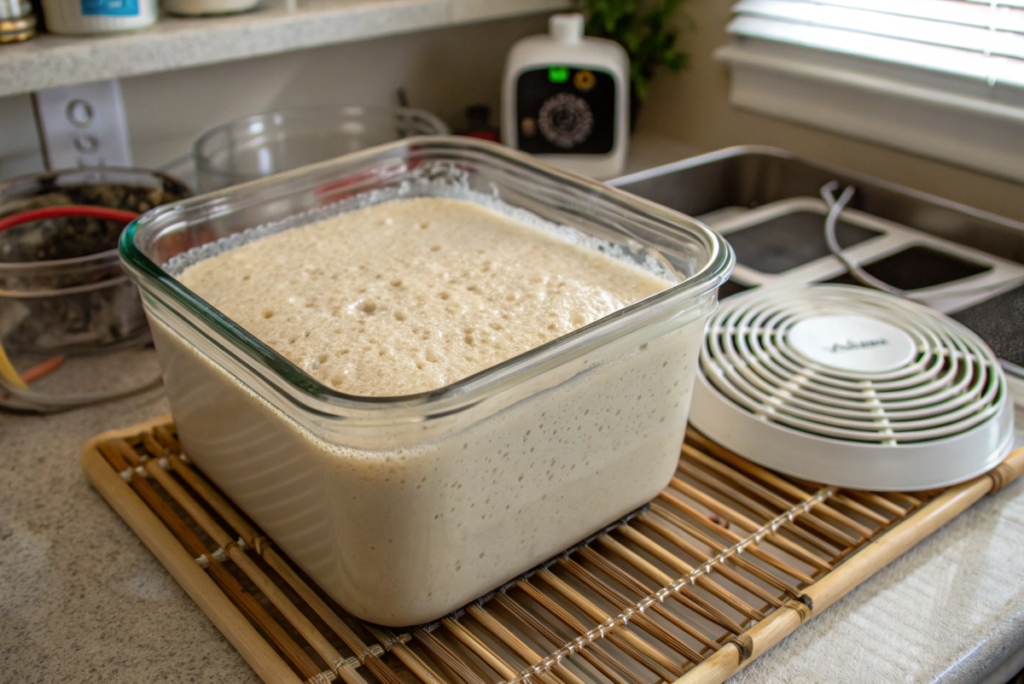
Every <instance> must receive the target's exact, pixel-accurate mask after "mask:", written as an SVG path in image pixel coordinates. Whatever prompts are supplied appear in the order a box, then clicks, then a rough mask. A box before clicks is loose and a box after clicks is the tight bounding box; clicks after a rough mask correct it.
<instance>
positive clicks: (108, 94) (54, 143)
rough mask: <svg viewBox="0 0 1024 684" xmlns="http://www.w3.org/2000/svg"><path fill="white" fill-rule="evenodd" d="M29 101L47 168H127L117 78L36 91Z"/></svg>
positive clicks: (125, 130)
mask: <svg viewBox="0 0 1024 684" xmlns="http://www.w3.org/2000/svg"><path fill="white" fill-rule="evenodd" d="M34 99H35V107H36V117H37V120H38V122H39V133H40V138H41V139H42V142H43V154H44V156H45V157H46V166H47V168H49V169H53V170H56V169H70V168H80V167H84V166H131V165H132V151H131V147H130V144H129V142H128V122H127V120H126V119H125V115H124V103H123V102H122V101H121V85H120V83H118V82H117V81H116V80H111V81H97V82H95V83H83V84H81V85H74V86H65V87H63V88H50V89H48V90H40V91H38V92H36V93H35V95H34Z"/></svg>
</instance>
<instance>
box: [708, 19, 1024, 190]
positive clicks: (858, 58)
mask: <svg viewBox="0 0 1024 684" xmlns="http://www.w3.org/2000/svg"><path fill="white" fill-rule="evenodd" d="M744 19H745V18H744V17H742V16H740V17H738V18H736V19H735V20H734V21H733V23H732V24H730V29H731V30H732V31H733V32H734V33H736V32H739V31H738V30H737V29H743V28H744V27H743V26H742V25H739V26H737V24H739V23H740V22H742V21H744ZM746 33H747V35H738V36H736V37H735V38H734V40H733V41H732V42H731V43H729V44H727V45H724V46H722V47H720V48H719V49H718V50H716V51H715V57H716V59H718V60H720V61H722V62H725V63H727V64H728V65H729V67H730V70H731V73H732V81H731V85H730V102H731V103H732V105H733V106H736V107H738V108H741V109H745V110H750V111H753V112H757V113H760V114H766V115H769V116H773V117H777V118H780V119H785V120H788V121H794V122H797V123H801V124H806V125H809V126H813V127H816V128H821V129H825V130H828V131H832V132H836V133H841V134H845V135H849V136H852V137H855V138H860V139H863V140H867V141H870V142H873V143H878V144H882V145H886V146H889V147H893V148H896V149H900V150H904V151H907V152H911V153H915V154H919V155H922V156H926V157H931V158H935V159H939V160H941V161H945V162H949V163H952V164H956V165H959V166H964V167H967V168H970V169H974V170H977V171H981V172H984V173H988V174H993V175H998V176H1001V177H1004V178H1008V179H1011V180H1014V181H1020V182H1024V88H1022V87H1019V86H1018V85H1017V84H1015V83H995V84H992V83H989V82H986V81H985V79H979V78H977V77H976V76H974V77H972V76H971V75H968V74H966V73H965V74H962V75H957V74H952V73H943V72H939V71H932V70H928V69H924V68H920V67H918V66H915V65H913V64H908V63H902V64H900V63H896V62H890V61H883V60H879V59H871V58H869V57H866V56H863V55H857V54H851V53H849V52H846V53H844V52H838V51H832V50H824V49H820V48H818V47H814V46H810V45H801V44H797V43H794V42H785V41H784V40H783V39H781V38H776V39H768V38H758V37H752V36H751V35H749V34H750V33H751V32H750V31H746ZM882 40H885V39H882ZM979 56H980V55H979ZM965 67H966V65H965ZM965 70H966V69H965Z"/></svg>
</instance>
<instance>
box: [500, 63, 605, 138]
mask: <svg viewBox="0 0 1024 684" xmlns="http://www.w3.org/2000/svg"><path fill="white" fill-rule="evenodd" d="M615 85H616V84H615V78H614V77H613V76H612V75H611V74H609V73H605V72H603V71H595V70H593V69H580V68H576V67H567V66H561V67H558V66H552V67H550V68H543V69H532V70H530V71H524V72H523V73H521V74H519V78H518V80H517V83H516V126H517V128H518V129H519V130H518V136H517V137H518V141H519V149H521V150H524V151H526V152H531V153H533V154H551V153H562V154H565V153H571V154H608V153H609V152H611V151H612V147H613V146H614V144H615V126H616V121H615V116H616V102H615V100H616V87H615Z"/></svg>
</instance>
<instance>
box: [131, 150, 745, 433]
mask: <svg viewBox="0 0 1024 684" xmlns="http://www.w3.org/2000/svg"><path fill="white" fill-rule="evenodd" d="M405 147H408V148H410V149H412V150H422V149H430V148H433V149H444V150H448V151H451V152H458V151H459V150H464V149H466V148H470V149H472V150H474V151H477V152H480V153H483V154H484V155H485V156H490V157H494V158H496V159H499V160H501V161H503V162H506V163H511V164H512V165H514V166H517V167H518V168H519V169H520V170H523V171H526V172H527V173H532V174H535V175H539V176H540V177H541V178H543V177H545V176H547V177H550V178H553V179H558V181H559V182H561V183H565V184H567V185H569V186H571V187H574V188H575V189H577V190H585V191H596V192H599V193H601V194H602V195H604V198H605V199H611V200H614V201H615V202H616V203H617V204H619V205H620V206H622V207H625V208H628V209H631V210H633V211H637V212H639V213H641V214H645V215H647V216H648V217H649V218H654V219H656V220H657V221H658V222H659V223H661V224H664V226H665V227H668V228H670V229H674V230H678V228H679V226H681V225H682V226H685V227H686V228H687V229H689V230H691V231H692V232H693V233H694V236H695V237H698V238H700V240H701V242H703V244H704V247H705V248H706V249H707V251H708V253H709V256H708V258H707V259H706V261H705V263H704V265H703V266H702V267H701V268H700V269H699V270H698V271H697V272H696V273H694V274H693V275H691V276H689V277H688V278H686V279H684V280H683V281H682V282H680V283H678V284H676V285H673V286H671V287H669V288H666V289H665V290H663V291H662V292H659V293H657V294H655V295H652V296H650V297H648V298H646V299H643V300H641V301H639V302H636V303H634V304H631V305H630V306H627V307H625V308H623V309H620V310H619V311H617V312H615V313H613V314H611V315H609V316H605V317H604V318H601V319H599V320H597V321H595V322H593V323H591V324H589V325H586V326H584V327H582V328H579V329H577V330H575V331H573V332H571V333H569V334H567V335H564V336H562V337H560V338H558V339H555V340H552V341H551V342H548V343H546V344H544V345H541V346H540V347H535V348H534V349H531V350H529V351H527V352H524V353H522V354H520V355H518V356H515V357H513V358H511V359H508V360H506V361H504V362H502V363H500V364H497V365H495V366H492V367H490V368H487V369H485V370H483V371H480V372H479V373H476V374H474V375H471V376H469V377H466V378H463V379H462V380H459V381H457V382H454V383H452V384H450V385H446V386H444V387H440V388H438V389H435V390H431V391H428V392H421V393H418V394H411V395H404V396H397V397H366V396H358V395H351V394H346V393H343V392H338V391H336V390H333V389H331V388H330V387H327V386H326V385H323V384H322V383H320V382H319V381H317V380H316V379H315V378H313V377H312V376H310V375H308V374H307V373H305V372H304V371H303V370H302V369H300V368H299V367H298V366H296V365H295V364H293V363H292V362H291V361H289V360H288V359H286V358H285V357H283V356H282V355H280V354H279V353H277V352H276V351H275V350H273V349H272V348H271V347H269V346H267V345H266V344H264V343H263V342H261V341H260V340H259V339H258V338H256V337H255V336H253V335H252V334H250V333H249V332H248V331H246V330H245V329H243V328H241V327H240V326H238V325H237V324H235V323H234V322H233V321H232V320H231V319H230V318H228V317H227V316H225V315H224V314H222V313H220V312H219V311H218V310H217V309H216V308H214V307H212V306H211V305H210V304H208V303H207V302H205V301H204V300H203V299H201V298H199V297H198V296H196V295H195V294H194V293H192V292H191V291H190V290H188V289H187V288H185V287H184V286H183V285H181V284H180V283H179V282H178V281H177V279H176V278H174V277H173V276H171V275H170V274H168V273H167V272H166V271H164V270H163V268H161V267H160V266H159V265H157V264H156V263H154V262H153V261H152V260H150V259H149V257H147V256H146V255H145V254H143V253H142V251H141V249H139V247H138V246H137V245H136V244H135V238H136V234H137V231H138V229H139V228H140V225H142V224H144V223H148V222H152V221H154V220H156V219H158V218H161V217H163V216H164V215H166V214H170V213H174V212H176V211H178V210H179V207H180V205H181V204H183V203H185V204H189V205H197V204H198V203H200V202H202V203H210V202H213V201H215V200H223V199H225V197H226V196H229V195H232V194H234V193H236V192H237V191H238V189H239V188H241V187H246V188H248V189H251V188H253V187H258V186H259V185H276V184H280V183H281V182H282V180H283V179H297V178H300V177H302V176H305V175H309V174H311V173H312V172H313V170H314V169H315V170H318V171H321V172H322V171H325V170H327V169H330V168H332V167H333V168H337V169H338V170H339V171H340V170H342V169H345V168H346V167H350V166H355V165H356V164H357V163H359V162H360V161H368V160H371V159H372V158H373V157H376V156H382V157H383V158H386V156H384V155H386V154H387V153H389V152H393V151H395V150H399V149H401V148H405ZM119 254H120V257H121V262H122V265H123V267H124V269H125V271H126V272H127V273H128V274H129V276H130V277H131V278H132V280H133V281H134V282H135V284H136V285H137V286H138V287H139V289H140V292H141V294H142V296H143V300H144V303H145V298H146V296H151V297H155V298H156V299H158V300H159V301H160V303H161V304H162V305H163V306H165V307H167V308H168V309H169V310H170V311H172V312H174V313H175V314H176V317H177V318H178V319H179V320H180V321H181V322H183V323H185V324H186V325H188V326H189V327H191V328H192V329H193V330H194V331H195V332H197V333H199V334H201V335H203V336H204V337H206V338H207V339H209V340H210V341H211V342H213V343H214V344H217V345H218V346H220V347H221V348H222V349H223V350H224V351H225V352H226V353H227V354H228V355H229V356H231V357H233V358H235V359H236V360H237V361H239V362H241V363H242V364H244V365H245V366H247V367H248V369H249V370H250V371H251V372H255V373H257V374H258V375H261V376H262V377H263V379H264V380H265V381H267V382H268V383H269V384H271V385H274V386H277V388H278V390H279V391H280V392H281V393H282V395H285V396H286V397H287V398H288V399H289V401H290V403H292V404H294V405H295V406H296V407H298V408H301V409H303V410H306V411H312V412H314V413H317V414H320V415H324V416H328V417H330V416H336V417H339V418H340V417H345V416H344V415H342V414H335V411H334V410H333V409H340V410H342V411H345V410H371V411H373V412H374V413H378V412H380V411H388V412H391V411H395V412H402V413H405V412H407V411H409V410H413V411H417V410H419V412H420V413H422V409H423V408H424V407H425V406H426V405H430V408H431V411H430V412H431V413H435V411H436V412H438V413H451V412H455V411H459V410H461V409H463V408H467V407H469V406H472V405H475V404H477V403H479V402H480V401H482V400H483V399H485V398H487V397H489V396H491V395H492V394H494V393H495V392H498V391H500V390H501V389H503V388H504V387H506V386H508V384H509V382H508V381H509V376H510V375H513V374H522V375H523V376H524V377H523V378H521V379H520V381H521V380H522V379H526V378H527V377H532V376H533V375H534V373H528V372H527V371H531V370H533V371H540V370H543V369H544V368H545V367H548V366H550V365H551V364H552V363H553V362H556V361H559V357H563V356H565V355H566V353H571V352H573V351H576V352H578V353H585V351H586V348H589V347H593V346H594V342H596V340H594V339H593V338H596V337H599V336H600V333H601V332H603V331H605V330H607V329H608V328H611V327H614V326H618V325H619V324H623V325H621V326H620V327H626V326H625V324H626V323H627V322H630V321H633V322H634V323H642V322H643V321H640V320H635V319H648V318H653V317H657V315H658V314H660V315H661V316H664V315H668V314H671V315H680V314H684V313H687V312H689V311H692V309H694V308H696V307H697V306H699V305H700V304H701V303H702V302H703V301H704V300H705V297H706V295H708V294H709V293H712V292H713V291H715V290H717V288H718V287H719V286H720V285H721V284H722V283H724V282H725V280H726V279H728V277H729V275H730V274H731V272H732V269H733V266H734V264H735V256H734V254H733V251H732V248H731V247H730V246H729V244H728V242H726V241H725V239H724V238H722V237H721V236H720V235H718V234H717V233H715V232H714V231H713V230H711V229H710V228H708V227H707V226H705V225H704V224H702V223H700V222H699V221H697V220H696V219H693V218H692V217H689V216H686V215H685V214H681V213H679V212H676V211H673V210H671V209H668V208H666V207H664V206H662V205H659V204H656V203H654V202H650V201H648V200H645V199H642V198H640V197H636V196H634V195H631V194H629V193H626V192H623V191H620V190H617V189H615V188H612V187H611V186H608V185H604V184H603V183H600V182H598V181H595V180H592V179H590V178H587V177H585V176H580V175H578V174H574V173H571V172H567V171H562V170H560V169H555V168H553V167H550V166H545V165H541V164H538V163H537V162H536V161H535V160H533V159H532V158H531V157H529V156H528V155H525V154H523V153H520V152H517V151H515V150H511V149H508V148H502V147H501V146H499V145H496V144H494V143H488V142H481V141H476V140H474V139H472V138H455V137H454V136H420V137H413V138H405V139H402V140H398V141H395V142H393V143H388V144H386V145H381V146H378V147H375V148H370V149H367V150H362V151H359V152H355V153H352V154H349V155H345V156H344V157H340V158H338V159H333V160H329V161H325V162H321V163H319V164H314V165H311V166H307V167H302V168H300V169H295V170H293V171H289V172H286V173H283V174H279V175H277V176H273V177H270V178H265V179H259V180H255V181H251V182H249V183H245V184H243V185H241V186H234V187H231V188H227V189H225V190H221V191H217V192H214V193H210V194H208V195H204V196H199V197H195V198H190V199H186V200H181V201H179V202H175V203H173V204H167V205H164V206H161V207H157V208H156V209H153V210H151V211H149V212H147V213H146V214H144V215H143V216H140V217H139V218H137V219H135V220H134V221H132V222H131V223H130V224H129V225H128V226H127V227H126V228H125V230H124V231H123V232H122V234H121V238H120V240H119ZM161 294H162V295H164V297H160V296H159V295H161ZM166 298H169V300H170V301H167V300H166ZM684 299H685V300H687V301H689V302H692V306H689V307H679V300H684ZM712 309H713V307H712ZM712 309H709V310H708V311H707V312H706V313H710V311H711V310H712ZM185 312H188V313H189V314H191V316H188V315H184V314H185ZM189 318H195V319H197V320H198V321H199V322H200V323H201V324H202V325H203V326H204V327H206V328H208V330H202V329H200V328H199V327H197V325H196V323H195V322H193V321H190V320H188V319H189ZM170 327H171V328H172V330H173V331H174V332H175V333H176V334H181V332H180V331H179V330H177V329H176V328H175V327H174V326H173V325H171V326H170ZM637 327H638V326H636V325H633V326H629V327H628V328H626V329H625V330H623V331H622V332H621V334H622V335H625V334H628V333H629V332H630V331H632V330H634V329H635V328H637ZM210 332H212V333H213V334H214V336H211V335H210ZM218 338H219V339H218ZM588 341H589V342H591V344H590V345H588V346H587V347H584V343H586V342H588ZM580 347H584V348H583V349H580ZM572 356H573V357H575V356H576V354H573V355H572ZM552 357H554V358H552ZM567 360H568V359H564V360H563V361H567ZM545 362H547V363H545ZM282 384H283V385H284V387H281V385H282Z"/></svg>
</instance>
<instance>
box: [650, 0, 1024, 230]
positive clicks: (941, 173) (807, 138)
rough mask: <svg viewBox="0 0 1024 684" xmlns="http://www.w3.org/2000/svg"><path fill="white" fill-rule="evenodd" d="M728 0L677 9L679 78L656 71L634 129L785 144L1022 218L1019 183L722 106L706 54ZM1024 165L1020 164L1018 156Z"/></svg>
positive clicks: (716, 71)
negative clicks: (685, 61) (688, 26)
mask: <svg viewBox="0 0 1024 684" xmlns="http://www.w3.org/2000/svg"><path fill="white" fill-rule="evenodd" d="M732 4H733V3H732V2H731V1H729V0H688V1H687V2H685V3H683V9H684V10H685V11H687V12H689V14H690V16H691V17H692V18H693V20H694V22H695V23H696V25H697V31H696V33H692V34H688V35H686V36H684V38H683V46H684V47H685V48H686V49H687V50H689V51H690V53H691V64H690V68H689V69H688V70H687V71H686V72H684V73H683V74H682V75H681V76H679V77H676V76H672V75H670V74H660V75H659V76H658V77H656V79H655V81H654V83H652V86H651V93H650V98H649V100H648V102H647V103H646V105H645V107H644V111H643V112H642V114H641V117H640V121H639V125H640V127H641V129H644V130H648V131H652V132H656V133H659V134H661V135H665V136H668V137H672V138H675V139H677V140H679V141H681V142H683V143H686V144H689V145H692V146H694V147H697V148H700V149H702V150H705V151H707V150H714V149H719V148H722V147H728V146H730V145H741V144H762V145H774V146H777V147H782V148H786V149H789V150H792V151H794V152H796V153H798V154H801V155H804V156H806V157H809V158H812V159H818V160H821V161H826V162H831V163H833V164H838V165H841V166H845V167H848V168H851V169H855V170H857V171H861V172H864V173H868V174H871V175H874V176H877V177H880V178H885V179H888V180H891V181H894V182H897V183H901V184H903V185H907V186H910V187H912V188H917V189H919V190H923V191H925V192H930V193H933V194H936V195H940V196H943V197H947V198H949V199H952V200H956V201H959V202H963V203H964V204H968V205H971V206H975V207H979V208H981V209H986V210H988V211H992V212H995V213H997V214H1002V215H1004V216H1009V217H1012V218H1015V219H1018V220H1024V186H1022V185H1020V184H1018V183H1013V182H1011V181H1006V180H1002V179H999V178H995V177H993V176H987V175H984V174H981V173H976V172H973V171H967V170H965V169H961V168H957V167H954V166H951V165H949V164H945V163H942V162H937V161H933V160H931V159H926V158H924V157H921V156H915V155H912V154H908V153H904V152H897V151H895V150H891V149H887V148H884V147H881V146H878V145H874V144H871V143H867V142H863V141H859V140H854V139H852V138H847V137H844V136H841V135H836V134H833V133H827V132H824V131H820V130H816V129H812V128H809V127H806V126H802V125H797V124H792V123H788V122H785V121H780V120H777V119H771V118H769V117H766V116H761V115H758V114H752V113H748V112H742V111H739V110H736V109H734V108H733V107H731V106H730V105H729V102H728V96H729V71H728V69H727V68H726V67H725V65H723V64H719V63H717V62H715V61H714V60H713V59H712V57H711V52H712V51H713V50H714V49H715V48H716V47H718V46H719V45H722V44H723V43H725V42H727V41H728V40H729V37H728V36H727V35H726V33H725V26H726V24H727V23H728V21H729V18H730V7H731V6H732ZM1022 163H1024V162H1022Z"/></svg>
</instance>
